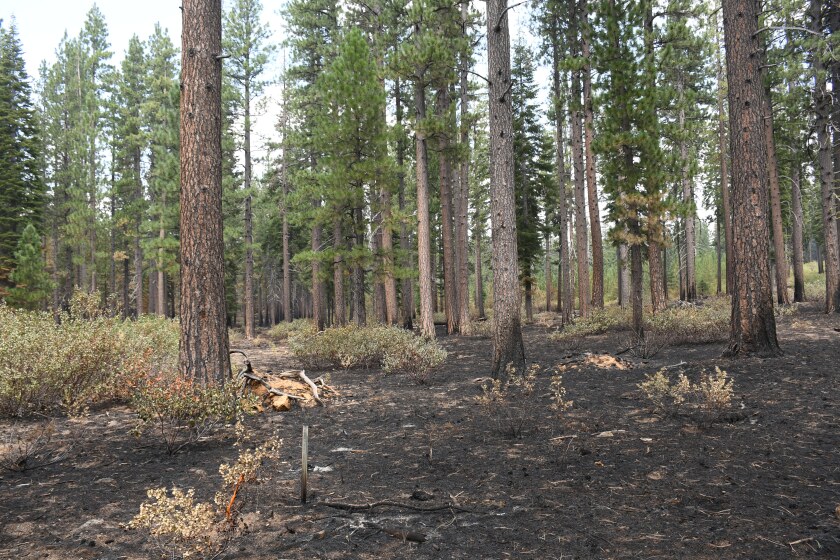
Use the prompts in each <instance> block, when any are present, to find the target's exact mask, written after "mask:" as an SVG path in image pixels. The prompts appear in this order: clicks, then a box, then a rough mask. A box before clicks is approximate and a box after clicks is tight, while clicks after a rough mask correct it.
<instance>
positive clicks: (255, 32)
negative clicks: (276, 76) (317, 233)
mask: <svg viewBox="0 0 840 560" xmlns="http://www.w3.org/2000/svg"><path fill="white" fill-rule="evenodd" d="M261 16H262V3H261V2H260V1H259V0H237V1H236V2H234V4H233V5H232V6H231V8H230V11H229V12H228V13H227V14H226V15H225V42H224V48H225V51H226V52H227V53H228V54H229V55H230V60H229V62H228V64H227V66H226V69H227V73H228V74H229V76H230V77H231V79H232V80H233V82H234V84H235V85H236V87H237V93H238V102H239V106H240V108H241V111H242V113H241V115H242V151H243V163H244V167H245V171H244V177H243V179H244V188H245V193H244V195H245V294H244V300H245V310H244V311H245V337H246V338H253V336H254V327H255V313H254V304H255V302H254V248H253V244H254V239H253V216H252V209H251V205H252V199H253V194H252V191H251V179H252V174H253V172H252V156H251V126H252V123H251V118H252V110H251V102H252V100H253V99H254V98H255V97H257V96H259V95H260V94H261V93H262V92H263V90H264V87H265V81H264V80H263V79H262V78H261V76H262V74H263V73H264V71H265V67H266V64H267V63H268V58H269V56H270V55H271V53H272V51H273V50H274V49H273V47H272V46H271V45H267V44H266V40H267V39H268V38H269V36H270V30H269V29H268V27H267V26H266V25H264V24H262V23H260V18H261Z"/></svg>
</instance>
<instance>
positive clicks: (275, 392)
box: [266, 387, 306, 401]
mask: <svg viewBox="0 0 840 560" xmlns="http://www.w3.org/2000/svg"><path fill="white" fill-rule="evenodd" d="M266 389H268V394H269V395H276V396H278V397H289V398H290V399H295V400H296V401H305V400H306V397H300V396H298V395H293V394H291V393H284V392H283V391H281V390H280V389H272V388H270V387H266Z"/></svg>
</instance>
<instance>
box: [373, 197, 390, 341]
mask: <svg viewBox="0 0 840 560" xmlns="http://www.w3.org/2000/svg"><path fill="white" fill-rule="evenodd" d="M371 198H373V197H371ZM379 198H380V201H379V202H380V204H379V205H378V206H380V208H378V209H376V208H375V206H376V205H375V204H374V203H373V202H371V212H372V213H373V219H372V220H371V228H372V235H371V237H372V239H371V249H372V251H373V255H374V263H375V264H374V267H373V320H374V321H375V322H376V323H377V324H380V325H384V324H386V323H387V322H388V312H387V309H386V307H385V283H384V281H383V280H384V277H385V269H384V259H383V258H382V209H381V196H380V197H379Z"/></svg>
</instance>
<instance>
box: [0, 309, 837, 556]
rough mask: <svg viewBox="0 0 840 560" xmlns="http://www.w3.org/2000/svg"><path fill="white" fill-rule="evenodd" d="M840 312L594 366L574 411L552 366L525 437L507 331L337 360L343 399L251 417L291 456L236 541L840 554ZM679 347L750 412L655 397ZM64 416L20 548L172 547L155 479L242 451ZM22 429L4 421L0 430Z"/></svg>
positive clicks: (29, 477)
mask: <svg viewBox="0 0 840 560" xmlns="http://www.w3.org/2000/svg"><path fill="white" fill-rule="evenodd" d="M837 327H840V319H838V317H837V316H825V315H823V314H821V313H820V312H819V310H818V309H817V308H816V307H814V306H811V307H802V308H800V310H799V311H798V312H797V313H795V314H792V315H788V316H785V317H783V318H781V319H780V321H779V339H780V342H781V345H782V348H783V350H784V352H785V354H784V356H782V357H780V358H775V359H768V360H761V359H752V358H751V359H741V360H728V359H723V358H721V357H720V355H721V352H722V350H723V344H710V345H697V346H679V347H670V348H666V349H664V350H662V351H661V352H660V353H659V354H658V355H656V356H655V357H653V358H652V359H650V360H645V361H643V360H636V359H630V358H628V359H627V362H629V363H630V364H631V365H632V366H633V367H631V368H629V369H614V368H606V369H601V368H599V367H597V366H595V365H586V364H583V365H580V367H577V368H574V369H570V370H568V371H566V372H565V373H564V375H563V382H564V385H565V387H566V389H567V391H568V395H567V398H569V399H572V400H573V401H574V406H573V408H572V409H571V410H569V411H567V412H566V413H564V414H562V415H559V416H558V415H557V414H555V413H554V412H553V411H552V410H551V409H550V408H549V406H548V405H549V399H548V395H547V394H546V393H547V388H548V375H547V374H542V375H541V376H540V378H539V385H538V388H537V391H536V392H535V393H534V395H532V399H531V400H530V402H528V403H520V404H521V405H522V407H523V408H522V409H521V412H523V413H525V414H526V415H527V418H528V422H527V424H526V426H527V427H526V430H525V432H524V433H523V435H522V437H521V438H511V437H509V436H508V435H506V434H505V433H503V431H500V430H499V429H498V425H497V424H496V422H495V420H494V418H493V417H488V416H487V415H485V414H482V412H481V411H482V409H481V407H480V406H479V404H478V403H477V402H476V397H477V396H478V395H480V394H481V388H480V384H479V383H477V382H476V381H475V380H476V378H478V377H482V376H486V375H487V370H488V365H489V362H490V357H491V343H490V341H489V340H484V339H478V338H459V337H441V342H442V344H443V345H444V346H445V347H446V349H447V350H448V351H449V359H448V360H447V363H446V364H445V365H444V366H443V367H441V368H440V371H439V372H438V373H437V374H436V375H435V376H434V377H433V378H432V381H431V383H430V384H429V385H428V386H420V385H417V384H415V383H413V382H412V381H411V380H410V379H408V378H406V377H402V376H396V375H390V376H388V375H383V374H382V373H381V372H379V371H373V370H371V371H348V372H344V371H338V372H333V373H331V377H330V383H331V385H332V386H334V387H335V388H336V389H337V390H338V391H339V392H340V396H339V397H337V398H334V399H333V400H331V401H329V402H328V403H327V405H326V406H325V407H316V408H307V409H300V408H296V409H294V410H292V411H291V412H287V413H263V414H260V415H256V416H252V417H250V418H249V420H248V425H249V427H250V429H251V431H252V433H253V434H255V437H256V439H257V440H259V439H260V438H262V437H268V436H269V435H270V434H271V433H273V432H275V431H276V432H278V433H279V434H280V436H281V437H282V439H283V446H282V449H281V457H280V459H279V461H278V462H276V463H274V464H273V465H272V466H271V472H269V473H268V474H269V475H270V480H269V481H268V482H267V483H265V484H262V485H259V486H255V487H253V488H250V489H249V490H248V491H247V492H246V493H245V494H244V495H243V496H242V503H243V505H244V509H243V511H247V512H250V513H248V514H246V515H245V517H244V520H245V522H246V523H247V530H246V531H245V532H244V534H243V535H241V536H239V537H238V538H236V539H235V540H233V541H232V542H231V543H230V545H229V547H228V549H227V550H226V551H225V553H224V555H223V557H225V558H242V559H244V558H254V559H262V558H266V559H268V558H272V559H277V558H290V559H291V558H296V559H297V558H300V559H303V558H306V559H312V558H371V559H373V558H412V559H414V558H416V559H435V558H447V559H456V558H463V559H479V558H488V559H489V558H494V559H502V558H567V559H572V558H692V559H704V558H709V559H718V558H762V559H771V558H796V557H800V556H818V557H826V558H840V509H838V508H840V430H838V426H840V373H838V371H840V367H838V365H839V364H840V344H838V342H840V333H838V332H836V331H837ZM548 334H549V331H548V330H547V329H546V328H544V327H539V326H528V327H526V328H525V339H526V340H525V347H526V352H527V356H528V359H529V360H530V361H532V362H535V363H538V364H540V365H541V366H543V368H546V370H550V369H551V368H553V367H554V366H556V365H557V364H558V363H562V362H564V361H565V362H567V361H569V356H568V355H565V354H563V353H562V352H560V351H559V350H558V344H557V343H556V342H553V341H551V339H550V338H549V336H548ZM583 346H584V347H583V348H581V351H586V352H592V353H597V354H615V353H616V352H617V351H618V350H619V349H620V339H619V337H618V335H615V334H613V335H602V336H593V337H589V338H587V339H586V340H585V342H584V344H583ZM283 350H284V349H283V347H277V348H263V349H249V350H247V351H248V353H249V354H250V355H251V359H252V361H253V363H254V367H255V369H256V370H257V371H258V372H259V371H264V370H267V369H274V370H277V369H280V368H286V367H294V366H295V364H294V362H293V361H292V360H291V358H289V357H288V354H286V353H285V352H284V351H283ZM623 357H624V356H622V358H623ZM679 362H686V365H685V366H683V368H684V370H685V371H686V373H687V374H688V375H689V376H690V377H691V376H696V375H697V374H698V373H699V372H700V371H701V370H702V369H706V370H713V369H714V366H720V367H721V368H723V369H725V370H726V371H727V372H728V373H729V374H730V376H731V377H732V378H733V379H734V389H735V396H734V399H733V407H732V412H731V413H730V414H727V415H724V416H723V417H722V418H720V419H719V421H716V422H713V423H708V422H704V421H701V420H700V419H698V418H696V417H695V416H694V415H690V414H688V415H670V416H660V415H657V414H654V413H653V412H652V411H651V409H650V405H649V403H648V402H647V401H646V399H645V398H644V395H643V394H642V391H640V390H639V388H638V387H637V385H638V384H639V383H640V382H641V381H643V380H644V376H645V374H646V373H652V372H655V371H656V370H657V369H659V368H660V367H663V366H669V365H673V364H677V363H679ZM670 371H672V372H676V371H677V370H676V369H672V370H670ZM57 422H58V425H57V431H56V436H55V440H56V442H57V443H58V444H60V445H65V446H67V449H68V453H67V455H66V457H65V458H64V459H63V460H62V461H60V462H57V463H55V464H51V465H47V466H44V467H43V468H40V469H37V470H31V471H27V472H23V473H10V472H2V473H0V492H2V499H0V557H2V558H16V559H24V558H27V559H28V558H53V559H59V558H61V559H77V558H78V559H88V558H90V559H93V558H98V559H103V560H105V559H118V558H126V559H134V558H149V557H152V558H154V557H159V556H157V554H158V553H157V552H156V549H155V548H154V546H153V544H152V542H151V540H150V538H149V536H148V535H144V534H142V533H141V532H140V531H136V530H127V529H124V528H123V527H122V525H123V524H125V523H127V522H128V521H129V520H130V519H131V518H132V517H133V516H134V515H135V514H136V513H137V511H138V508H139V505H140V503H142V502H143V501H144V500H145V499H146V490H147V489H148V488H151V487H158V486H166V487H172V486H173V485H175V486H178V487H180V488H195V489H196V496H197V498H200V499H202V500H208V501H209V500H212V497H213V494H214V492H215V491H216V490H218V488H219V485H220V481H221V479H220V476H219V474H218V467H219V464H220V463H223V462H227V461H231V460H233V459H235V457H236V455H237V450H236V448H235V447H234V446H233V441H234V437H233V430H232V429H227V430H221V431H218V432H216V433H214V434H213V435H211V436H209V437H206V438H204V439H202V440H201V441H199V442H198V443H196V444H193V445H191V446H189V447H187V448H185V449H184V450H182V451H181V452H179V453H177V454H176V455H174V456H168V455H167V454H166V453H165V451H164V450H163V449H162V448H161V445H159V444H156V442H155V441H154V440H153V439H152V438H149V437H144V438H140V439H138V438H137V437H135V436H134V435H132V428H133V426H134V424H135V422H136V417H135V416H134V415H133V413H132V412H131V411H130V410H129V409H128V408H126V407H123V406H112V407H107V408H104V409H101V410H96V411H93V412H91V413H90V414H89V415H87V416H84V417H81V418H69V419H60V420H58V421H57ZM303 424H308V425H309V426H310V428H309V434H310V442H309V449H310V459H309V462H310V468H311V469H312V472H311V474H310V494H309V500H308V503H307V504H306V505H301V503H300V499H299V483H298V480H299V476H300V444H301V441H300V437H301V436H300V433H301V425H303ZM10 429H11V424H10V423H9V422H5V423H3V424H0V434H4V435H5V434H7V433H8V431H9V430H10ZM327 503H333V504H335V503H343V504H357V505H364V504H368V505H371V504H375V505H373V507H369V508H367V509H357V510H351V509H340V508H337V507H330V506H328V505H326V504H327ZM421 540H422V541H423V542H416V541H421Z"/></svg>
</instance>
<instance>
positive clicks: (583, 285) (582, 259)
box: [570, 70, 591, 319]
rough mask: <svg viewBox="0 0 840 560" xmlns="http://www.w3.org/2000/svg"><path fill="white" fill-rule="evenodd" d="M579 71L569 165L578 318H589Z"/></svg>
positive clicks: (575, 81) (574, 74)
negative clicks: (572, 174)
mask: <svg viewBox="0 0 840 560" xmlns="http://www.w3.org/2000/svg"><path fill="white" fill-rule="evenodd" d="M580 94H581V91H580V71H579V70H575V71H573V72H572V106H571V114H570V118H571V119H572V161H573V166H574V172H575V251H576V253H577V280H578V305H579V306H580V316H581V317H582V318H584V319H585V318H587V317H589V305H590V301H591V300H590V291H589V247H588V242H587V239H586V229H587V228H586V190H585V186H584V163H583V131H582V129H581V125H582V117H583V115H582V113H581V110H580V109H581V108H580Z"/></svg>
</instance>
